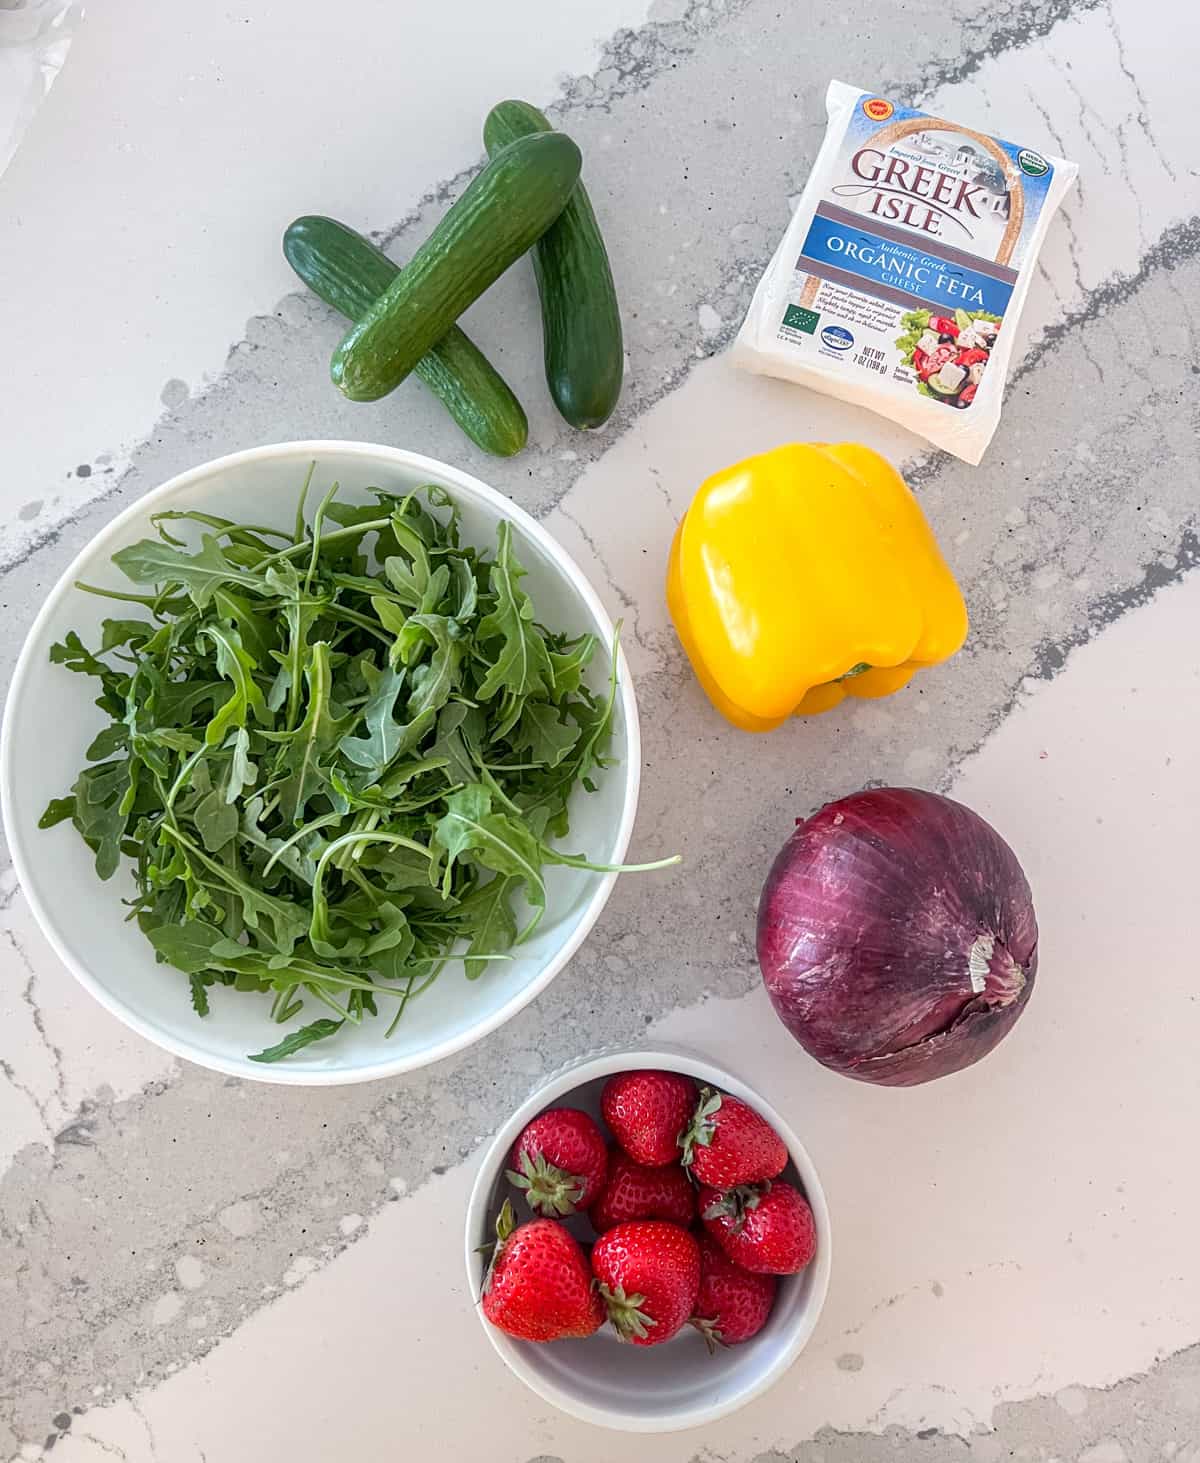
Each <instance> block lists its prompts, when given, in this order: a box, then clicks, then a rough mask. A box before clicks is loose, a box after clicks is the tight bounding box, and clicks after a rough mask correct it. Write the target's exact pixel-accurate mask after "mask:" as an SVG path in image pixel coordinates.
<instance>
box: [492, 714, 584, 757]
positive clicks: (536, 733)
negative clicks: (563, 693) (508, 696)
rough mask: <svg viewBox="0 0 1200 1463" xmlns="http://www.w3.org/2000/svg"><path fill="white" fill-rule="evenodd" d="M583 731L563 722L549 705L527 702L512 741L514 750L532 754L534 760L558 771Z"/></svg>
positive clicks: (511, 738) (577, 726)
mask: <svg viewBox="0 0 1200 1463" xmlns="http://www.w3.org/2000/svg"><path fill="white" fill-rule="evenodd" d="M580 733H581V728H580V727H579V725H578V724H576V725H574V726H571V725H569V724H568V723H567V722H565V721H562V720H560V718H559V714H558V711H557V709H556V708H555V707H553V706H551V705H549V704H548V703H547V702H545V701H527V702H526V703H525V706H524V709H523V710H522V712H521V719H520V721H519V722H518V723H517V729H516V731H515V733H514V734H513V735H512V736H511V737H510V738H509V740H510V741H511V743H512V746H513V750H514V751H517V752H523V751H526V750H527V751H528V753H529V756H530V759H531V760H532V761H534V762H542V763H544V764H545V765H546V766H547V767H557V766H558V764H559V763H560V762H561V761H562V759H563V758H564V757H565V756H566V755H567V753H568V752H569V751H570V750H571V748H572V747H573V746H574V745H575V743H576V742H577V741H578V740H579V737H580Z"/></svg>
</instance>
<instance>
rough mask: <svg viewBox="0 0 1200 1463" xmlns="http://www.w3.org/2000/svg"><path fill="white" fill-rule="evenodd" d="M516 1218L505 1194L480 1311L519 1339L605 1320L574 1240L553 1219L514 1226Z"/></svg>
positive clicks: (586, 1330) (552, 1335) (583, 1330)
mask: <svg viewBox="0 0 1200 1463" xmlns="http://www.w3.org/2000/svg"><path fill="white" fill-rule="evenodd" d="M515 1222H516V1221H515V1216H514V1215H513V1208H512V1205H511V1204H510V1203H509V1202H508V1200H507V1199H506V1200H505V1201H504V1207H503V1208H502V1209H501V1211H500V1217H499V1219H497V1220H496V1238H497V1241H498V1243H497V1245H496V1251H495V1254H494V1255H493V1256H492V1263H491V1266H490V1267H489V1269H488V1273H487V1277H486V1279H485V1280H484V1282H483V1314H484V1315H485V1316H486V1317H487V1318H488V1320H489V1321H491V1323H492V1325H493V1326H499V1328H500V1329H501V1331H506V1332H507V1333H508V1334H509V1335H510V1336H516V1337H517V1338H518V1340H521V1341H560V1340H562V1339H563V1338H564V1337H566V1336H591V1335H592V1333H593V1332H595V1331H598V1330H599V1329H600V1327H601V1326H602V1325H603V1324H604V1302H603V1301H602V1300H601V1299H600V1297H599V1295H597V1293H596V1290H595V1287H594V1286H593V1284H592V1274H591V1270H590V1269H589V1268H588V1262H587V1256H586V1255H585V1254H584V1253H583V1250H582V1249H581V1248H580V1246H579V1243H578V1241H577V1240H576V1239H575V1238H574V1237H573V1236H572V1235H570V1234H569V1233H568V1232H567V1231H566V1230H565V1229H564V1228H563V1226H562V1225H561V1224H556V1223H555V1222H554V1220H553V1219H534V1220H532V1221H530V1223H528V1224H522V1225H521V1226H519V1227H517V1228H515V1227H514V1225H515Z"/></svg>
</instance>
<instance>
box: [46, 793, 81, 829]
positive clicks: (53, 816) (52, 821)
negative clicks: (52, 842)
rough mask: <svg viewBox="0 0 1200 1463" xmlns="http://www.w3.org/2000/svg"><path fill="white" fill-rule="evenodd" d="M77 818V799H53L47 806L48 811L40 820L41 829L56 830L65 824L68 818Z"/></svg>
mask: <svg viewBox="0 0 1200 1463" xmlns="http://www.w3.org/2000/svg"><path fill="white" fill-rule="evenodd" d="M74 816H75V799H74V798H73V797H69V798H51V799H50V801H49V802H48V803H47V804H46V811H45V812H44V813H43V814H42V816H41V817H40V818H39V819H38V827H39V828H54V827H56V826H57V825H58V824H59V823H65V822H66V821H67V819H68V818H73V817H74Z"/></svg>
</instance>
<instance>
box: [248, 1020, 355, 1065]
mask: <svg viewBox="0 0 1200 1463" xmlns="http://www.w3.org/2000/svg"><path fill="white" fill-rule="evenodd" d="M342 1024H343V1023H342V1022H341V1021H331V1020H330V1019H329V1017H328V1016H322V1017H321V1018H320V1020H318V1021H310V1022H309V1023H308V1025H307V1026H301V1027H300V1029H299V1030H298V1031H293V1032H292V1033H291V1034H290V1035H289V1036H285V1037H284V1038H283V1040H282V1041H280V1042H276V1044H275V1045H274V1046H269V1047H267V1048H266V1049H265V1050H264V1051H261V1052H254V1053H252V1054H251V1057H250V1060H251V1061H252V1062H279V1061H282V1060H283V1058H284V1057H290V1056H294V1055H295V1054H296V1052H298V1051H301V1050H302V1049H303V1048H304V1047H306V1046H312V1044H313V1042H314V1041H324V1040H325V1038H326V1037H327V1036H334V1035H336V1033H337V1032H339V1031H340V1030H341V1029H342Z"/></svg>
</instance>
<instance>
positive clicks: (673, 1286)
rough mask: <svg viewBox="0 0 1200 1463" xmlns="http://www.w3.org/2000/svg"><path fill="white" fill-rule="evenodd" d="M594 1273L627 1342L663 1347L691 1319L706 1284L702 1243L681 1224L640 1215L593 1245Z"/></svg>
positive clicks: (619, 1333) (621, 1334)
mask: <svg viewBox="0 0 1200 1463" xmlns="http://www.w3.org/2000/svg"><path fill="white" fill-rule="evenodd" d="M592 1272H593V1274H594V1275H595V1276H596V1279H597V1280H598V1281H599V1282H600V1294H601V1295H602V1296H603V1297H604V1301H605V1304H606V1305H607V1306H608V1318H609V1320H610V1321H611V1322H612V1323H613V1329H614V1330H615V1331H616V1333H617V1335H618V1336H619V1337H620V1338H621V1340H622V1341H630V1342H632V1343H633V1345H634V1346H658V1345H660V1344H661V1343H662V1342H663V1341H670V1339H671V1337H672V1336H674V1335H675V1333H676V1332H677V1331H678V1330H679V1328H680V1327H681V1326H683V1325H684V1324H685V1322H686V1321H687V1319H688V1317H689V1316H690V1315H691V1314H692V1312H693V1310H694V1309H695V1306H696V1293H697V1291H698V1290H699V1288H700V1246H699V1245H698V1244H697V1243H696V1240H695V1237H694V1236H693V1235H690V1234H689V1233H688V1232H687V1230H686V1229H680V1227H679V1226H678V1225H677V1224H666V1223H664V1222H663V1221H662V1220H660V1219H635V1220H634V1221H633V1222H632V1223H630V1224H618V1225H617V1227H616V1228H615V1229H610V1230H609V1231H608V1233H607V1234H602V1235H601V1236H600V1238H599V1239H598V1240H597V1241H596V1243H595V1244H594V1245H593V1246H592Z"/></svg>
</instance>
